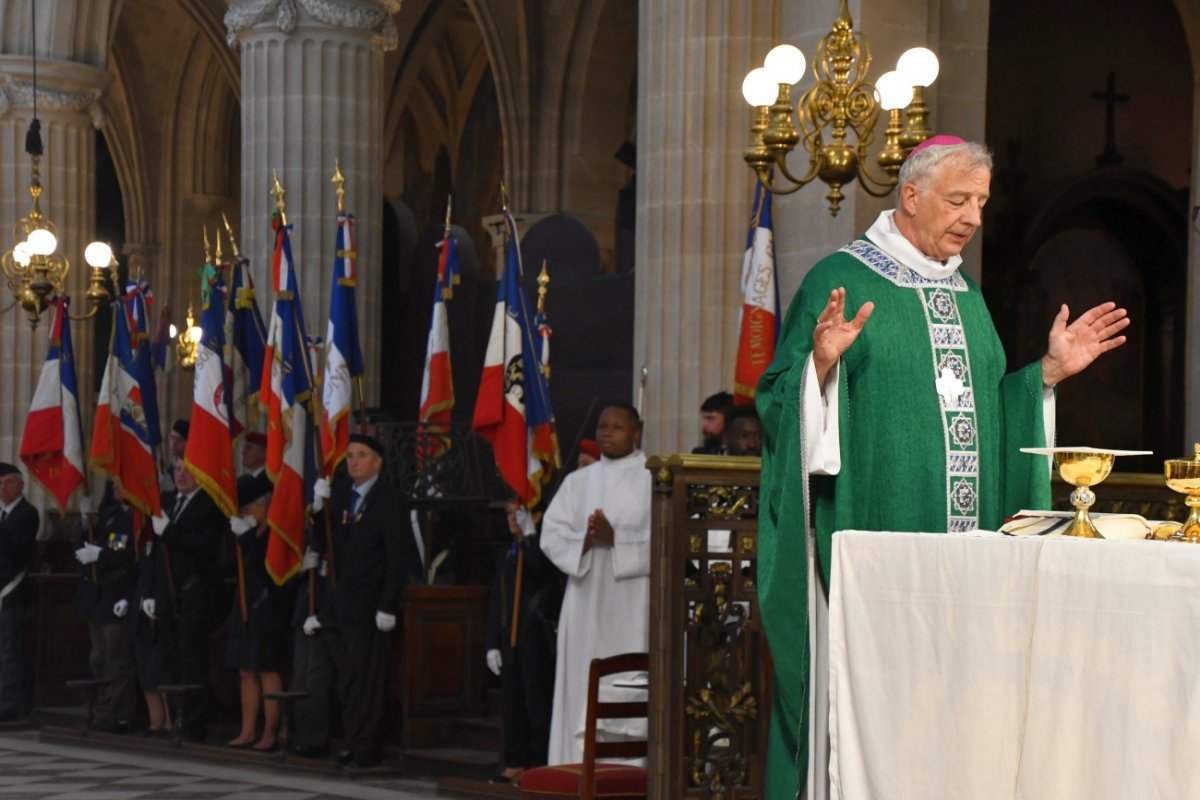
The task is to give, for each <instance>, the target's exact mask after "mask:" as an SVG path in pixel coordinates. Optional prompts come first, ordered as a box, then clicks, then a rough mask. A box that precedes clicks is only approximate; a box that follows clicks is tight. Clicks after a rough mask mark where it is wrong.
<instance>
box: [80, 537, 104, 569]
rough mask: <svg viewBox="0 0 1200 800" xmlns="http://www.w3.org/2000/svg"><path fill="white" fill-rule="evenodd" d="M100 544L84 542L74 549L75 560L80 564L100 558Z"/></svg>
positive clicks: (89, 562)
mask: <svg viewBox="0 0 1200 800" xmlns="http://www.w3.org/2000/svg"><path fill="white" fill-rule="evenodd" d="M100 549H101V548H100V545H98V544H92V543H91V542H84V543H83V547H81V548H79V549H78V550H76V551H75V560H76V561H78V562H79V563H80V564H91V563H92V562H93V561H96V560H97V559H99V558H100Z"/></svg>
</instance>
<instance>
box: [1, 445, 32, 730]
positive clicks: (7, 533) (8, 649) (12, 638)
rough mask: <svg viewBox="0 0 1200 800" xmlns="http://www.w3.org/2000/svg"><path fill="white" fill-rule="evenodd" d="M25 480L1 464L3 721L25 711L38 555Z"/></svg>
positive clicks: (18, 473) (12, 468)
mask: <svg viewBox="0 0 1200 800" xmlns="http://www.w3.org/2000/svg"><path fill="white" fill-rule="evenodd" d="M24 491H25V480H24V479H23V478H22V477H21V471H20V470H19V469H17V468H16V467H14V466H13V465H12V464H8V463H6V462H0V722H11V721H13V720H15V719H16V718H17V714H18V713H19V712H20V711H22V710H23V708H22V706H23V698H22V691H21V683H22V679H23V677H24V665H23V664H22V659H21V622H22V620H23V619H24V618H25V613H26V611H27V610H28V609H29V603H30V600H31V597H32V593H33V592H32V589H31V587H30V581H29V570H30V568H31V567H32V566H33V559H34V556H36V555H37V532H38V512H37V509H36V508H34V507H33V505H32V504H31V503H30V502H29V501H28V500H26V499H25V498H24V497H23V496H22V493H23V492H24Z"/></svg>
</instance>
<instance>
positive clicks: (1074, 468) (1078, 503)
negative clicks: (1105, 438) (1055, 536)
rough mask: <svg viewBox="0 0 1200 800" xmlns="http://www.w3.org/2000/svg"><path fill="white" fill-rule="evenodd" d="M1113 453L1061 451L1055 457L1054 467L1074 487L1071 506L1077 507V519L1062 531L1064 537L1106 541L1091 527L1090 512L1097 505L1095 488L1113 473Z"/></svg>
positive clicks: (1094, 527)
mask: <svg viewBox="0 0 1200 800" xmlns="http://www.w3.org/2000/svg"><path fill="white" fill-rule="evenodd" d="M1114 460H1116V455H1115V454H1114V453H1106V452H1103V451H1096V450H1060V451H1057V452H1055V454H1054V466H1055V467H1056V468H1057V469H1058V474H1059V475H1060V476H1061V477H1062V479H1063V480H1064V481H1066V482H1067V483H1069V484H1071V485H1072V486H1074V487H1075V490H1074V491H1073V492H1071V505H1073V506H1075V519H1073V520H1071V524H1070V525H1068V526H1067V529H1066V530H1065V531H1063V536H1081V537H1083V538H1085V539H1103V538H1104V537H1103V536H1101V535H1100V531H1098V530H1096V526H1095V525H1093V524H1092V518H1091V516H1089V515H1088V509H1089V508H1091V507H1092V504H1093V503H1095V502H1096V493H1095V492H1093V491H1092V487H1093V486H1095V485H1096V484H1097V483H1100V482H1101V481H1103V480H1104V479H1105V478H1107V477H1108V473H1110V472H1112V467H1113V461H1114Z"/></svg>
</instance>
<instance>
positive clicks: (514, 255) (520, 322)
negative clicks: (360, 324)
mask: <svg viewBox="0 0 1200 800" xmlns="http://www.w3.org/2000/svg"><path fill="white" fill-rule="evenodd" d="M504 221H505V226H506V231H507V234H508V237H507V238H508V244H507V247H506V250H505V259H504V275H503V277H501V279H500V289H499V292H498V293H497V297H496V313H495V315H494V316H493V317H492V332H491V336H490V337H489V338H488V346H487V353H486V354H485V356H484V360H483V374H482V375H481V376H480V379H479V394H478V396H477V397H476V399H475V413H474V416H473V418H472V420H471V426H472V427H473V428H474V429H475V430H476V431H478V433H479V435H480V436H482V437H483V438H484V439H487V440H488V441H489V442H491V444H492V451H493V453H494V455H495V458H496V466H497V467H498V468H499V470H500V474H501V476H503V478H504V481H505V482H506V483H507V484H508V485H509V487H510V488H512V490H513V492H514V493H516V495H517V496H518V497H519V498H521V501H522V502H523V503H524V504H525V505H526V507H529V508H532V507H533V506H534V505H536V504H537V502H538V500H540V499H541V495H542V486H543V485H544V484H545V483H546V482H547V481H549V479H550V472H551V471H552V469H553V467H554V465H555V464H556V463H557V460H558V454H557V444H556V443H557V437H556V434H555V431H554V411H553V409H552V407H551V403H550V387H549V384H548V383H547V381H546V375H545V373H544V372H543V371H542V364H541V361H540V360H539V358H538V345H537V342H536V341H535V340H534V336H533V321H532V318H531V315H530V313H529V306H528V304H527V303H526V301H525V293H524V292H523V291H522V289H521V256H520V253H519V251H518V250H517V226H516V223H515V222H514V220H513V218H512V215H510V214H509V213H508V212H507V211H506V212H505V214H504Z"/></svg>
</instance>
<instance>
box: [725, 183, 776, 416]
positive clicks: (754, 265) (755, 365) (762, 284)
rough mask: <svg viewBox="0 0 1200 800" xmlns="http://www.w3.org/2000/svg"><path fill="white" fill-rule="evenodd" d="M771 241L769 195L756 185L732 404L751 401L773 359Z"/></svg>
mask: <svg viewBox="0 0 1200 800" xmlns="http://www.w3.org/2000/svg"><path fill="white" fill-rule="evenodd" d="M774 239H775V235H774V232H773V231H772V227H771V193H770V192H768V191H766V190H765V189H764V188H763V186H762V184H761V183H758V184H756V185H755V190H754V212H753V214H752V215H751V217H750V231H749V233H748V234H747V235H746V255H745V257H744V258H743V260H742V298H743V299H742V311H741V315H740V316H741V322H740V323H739V325H738V349H737V362H736V366H735V367H734V373H733V400H734V402H735V403H752V402H754V392H755V390H756V389H757V387H758V380H759V378H761V377H762V374H763V372H764V371H765V370H766V369H767V366H768V365H770V363H771V361H772V359H774V358H775V344H776V342H777V341H778V340H779V281H778V279H777V277H776V273H775V241H774Z"/></svg>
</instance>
